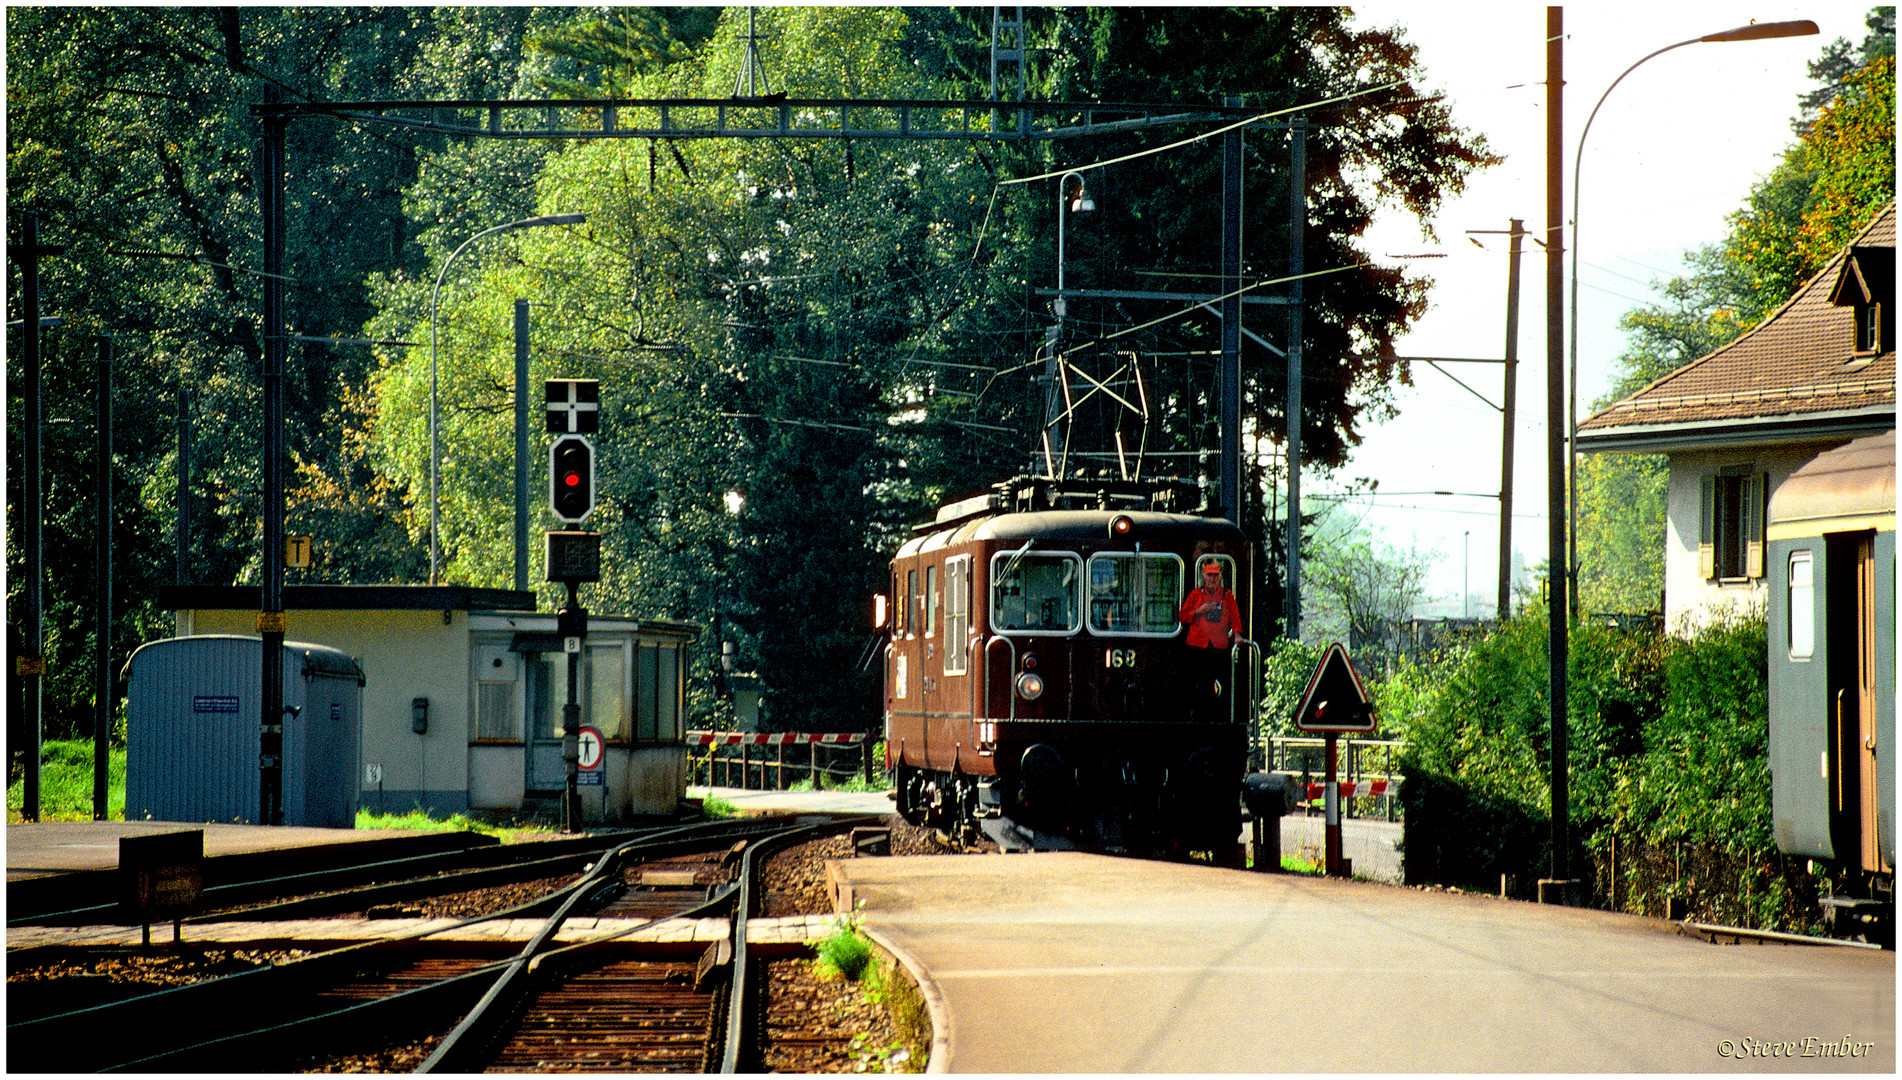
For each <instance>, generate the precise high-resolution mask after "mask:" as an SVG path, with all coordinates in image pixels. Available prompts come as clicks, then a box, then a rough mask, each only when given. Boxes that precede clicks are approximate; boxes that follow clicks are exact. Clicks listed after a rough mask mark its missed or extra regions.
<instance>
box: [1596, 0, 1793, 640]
mask: <svg viewBox="0 0 1902 1080" xmlns="http://www.w3.org/2000/svg"><path fill="white" fill-rule="evenodd" d="M1815 33H1818V30H1817V28H1816V24H1815V23H1813V22H1811V21H1810V20H1808V19H1796V20H1792V21H1789V22H1773V23H1751V24H1750V25H1748V26H1739V27H1737V28H1736V29H1734V30H1720V31H1718V32H1717V33H1714V34H1705V35H1703V36H1702V37H1694V38H1690V39H1688V40H1685V41H1680V42H1678V43H1677V44H1675V45H1666V46H1665V47H1664V48H1662V49H1659V50H1657V51H1656V52H1653V53H1649V54H1647V55H1645V56H1643V57H1641V58H1640V59H1639V60H1638V62H1637V63H1636V64H1633V65H1631V66H1630V67H1628V68H1626V69H1625V70H1624V72H1623V73H1622V74H1620V75H1619V76H1618V77H1617V78H1616V79H1613V80H1612V81H1611V85H1610V86H1608V87H1606V88H1605V92H1604V93H1603V94H1600V95H1599V97H1598V104H1597V105H1593V106H1592V111H1591V115H1590V116H1588V117H1586V119H1585V127H1584V128H1583V129H1582V130H1581V131H1580V132H1579V133H1578V150H1577V151H1576V152H1574V153H1573V155H1572V297H1571V302H1570V305H1569V308H1570V310H1569V311H1568V312H1567V315H1566V317H1567V318H1568V319H1569V320H1570V321H1571V343H1570V354H1571V356H1570V363H1569V366H1570V379H1571V397H1570V401H1569V402H1568V403H1567V406H1566V409H1567V412H1568V414H1569V415H1568V423H1567V427H1568V428H1569V429H1570V432H1569V435H1568V438H1567V441H1566V444H1565V446H1566V466H1567V469H1568V472H1569V475H1568V477H1567V480H1566V490H1567V496H1568V505H1567V514H1566V517H1567V519H1568V521H1567V524H1568V525H1569V526H1570V528H1569V529H1568V530H1567V538H1568V541H1569V543H1568V547H1569V549H1570V550H1569V551H1568V552H1567V558H1566V567H1565V577H1566V581H1567V593H1568V595H1567V600H1569V601H1570V607H1569V608H1568V609H1567V610H1569V611H1571V612H1573V613H1574V614H1576V613H1577V611H1578V572H1579V566H1578V224H1579V212H1578V207H1579V195H1578V178H1579V167H1580V166H1581V165H1582V164H1584V158H1585V137H1586V136H1587V135H1589V134H1591V131H1592V121H1593V120H1596V119H1598V109H1599V107H1600V106H1602V105H1604V104H1605V99H1606V98H1608V97H1610V96H1611V92H1612V91H1613V90H1616V89H1618V84H1619V83H1621V82H1624V81H1625V76H1626V75H1629V74H1631V73H1632V72H1633V71H1636V70H1637V69H1638V66H1639V65H1640V64H1643V63H1644V62H1645V61H1646V60H1650V59H1651V58H1652V57H1656V56H1662V55H1663V54H1665V53H1668V52H1670V51H1671V50H1672V49H1681V48H1683V47H1684V46H1686V45H1698V44H1702V43H1704V42H1730V41H1762V40H1765V39H1767V38H1787V37H1807V36H1809V35H1811V34H1815Z"/></svg>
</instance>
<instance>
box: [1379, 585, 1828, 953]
mask: <svg viewBox="0 0 1902 1080" xmlns="http://www.w3.org/2000/svg"><path fill="white" fill-rule="evenodd" d="M1545 631H1546V621H1545V612H1544V611H1543V610H1542V609H1540V608H1538V607H1537V606H1536V605H1533V606H1530V607H1529V609H1528V611H1527V612H1524V613H1521V614H1519V615H1517V616H1515V617H1514V618H1513V619H1511V620H1510V621H1508V622H1507V623H1506V624H1505V625H1503V626H1501V627H1500V628H1499V629H1498V630H1497V631H1496V632H1495V633H1493V634H1491V635H1490V636H1487V637H1485V638H1483V639H1481V640H1480V641H1478V642H1476V643H1475V644H1474V645H1473V646H1472V648H1471V650H1470V652H1468V653H1467V655H1466V656H1465V657H1464V658H1462V659H1459V660H1457V661H1456V662H1455V663H1452V664H1450V665H1447V666H1444V667H1441V668H1440V669H1439V670H1438V672H1437V678H1436V679H1435V680H1434V685H1433V688H1432V689H1430V690H1429V691H1428V692H1427V694H1426V696H1425V702H1426V704H1425V707H1424V709H1422V710H1420V711H1419V712H1418V713H1417V714H1416V716H1415V718H1414V719H1413V721H1412V722H1411V723H1409V724H1408V725H1407V728H1406V735H1407V738H1408V741H1409V745H1408V749H1407V752H1406V754H1405V755H1404V756H1403V758H1402V766H1401V767H1402V770H1403V772H1404V773H1405V776H1406V782H1405V784H1403V785H1402V788H1401V799H1402V802H1403V803H1404V804H1405V806H1406V811H1407V846H1406V854H1407V861H1406V866H1407V873H1408V877H1409V880H1413V881H1419V882H1443V883H1447V884H1452V885H1459V886H1464V887H1469V888H1477V889H1484V890H1488V891H1491V890H1493V889H1496V888H1498V887H1499V881H1500V875H1502V874H1505V875H1510V876H1512V877H1513V878H1514V879H1515V880H1516V881H1517V882H1518V889H1519V890H1520V893H1521V894H1522V895H1529V894H1530V892H1531V884H1532V881H1533V879H1535V878H1537V877H1542V876H1548V875H1549V874H1550V866H1551V815H1550V809H1551V788H1550V774H1551V754H1550V739H1551V728H1550V725H1549V724H1548V722H1547V720H1546V715H1547V712H1548V710H1547V709H1546V697H1545V694H1546V689H1547V680H1546V639H1545ZM1571 646H1572V647H1571V654H1570V660H1571V662H1570V664H1569V665H1568V671H1569V679H1570V682H1569V683H1568V687H1569V694H1568V706H1569V707H1568V710H1567V711H1568V714H1569V717H1570V721H1569V727H1568V736H1569V739H1570V753H1569V754H1568V755H1567V763H1568V769H1569V777H1570V785H1569V799H1568V809H1569V820H1570V823H1571V836H1572V840H1573V849H1572V851H1571V852H1570V853H1569V854H1568V863H1569V866H1570V874H1571V876H1573V877H1576V878H1582V879H1584V880H1586V881H1587V883H1588V891H1589V892H1590V895H1591V897H1592V901H1593V903H1594V904H1596V905H1598V906H1603V907H1610V908H1613V909H1615V910H1622V911H1636V912H1643V913H1648V914H1653V915H1660V914H1663V913H1664V901H1665V899H1666V898H1670V897H1675V898H1678V899H1681V900H1684V901H1686V902H1688V903H1689V904H1691V910H1693V911H1695V912H1697V913H1700V914H1701V915H1702V916H1703V917H1705V918H1708V919H1714V920H1715V921H1719V922H1730V923H1732V924H1734V925H1750V926H1764V927H1776V928H1782V929H1808V928H1810V923H1811V922H1812V921H1813V920H1814V918H1815V911H1814V904H1813V903H1811V902H1810V901H1813V900H1814V897H1815V894H1816V890H1817V880H1816V879H1815V878H1814V876H1813V875H1812V874H1810V872H1809V871H1808V870H1807V869H1806V868H1805V866H1804V865H1803V863H1804V861H1803V860H1801V859H1791V858H1787V857H1785V856H1782V855H1780V854H1779V853H1778V852H1777V849H1776V843H1775V838H1774V836H1773V834H1772V829H1771V806H1770V771H1769V764H1768V762H1769V751H1768V743H1767V739H1768V722H1769V702H1768V690H1767V683H1768V675H1767V671H1766V666H1765V665H1766V660H1765V656H1766V642H1765V629H1764V623H1763V621H1762V619H1760V618H1757V619H1745V620H1740V621H1734V622H1720V623H1717V624H1714V625H1711V626H1708V627H1706V628H1704V629H1702V630H1700V631H1699V632H1698V633H1697V635H1696V636H1695V637H1692V638H1690V639H1680V638H1676V637H1668V636H1660V635H1655V634H1650V633H1638V634H1626V633H1621V632H1616V631H1611V630H1607V629H1603V628H1599V627H1595V626H1593V625H1591V624H1590V623H1581V624H1578V625H1577V626H1575V627H1574V629H1573V632H1572V638H1571Z"/></svg>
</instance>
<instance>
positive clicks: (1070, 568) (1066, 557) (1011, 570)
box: [991, 552, 1083, 634]
mask: <svg viewBox="0 0 1902 1080" xmlns="http://www.w3.org/2000/svg"><path fill="white" fill-rule="evenodd" d="M1082 569H1083V561H1082V560H1081V559H1079V558H1077V557H1076V556H1075V555H1070V554H1065V553H1049V554H1045V553H1037V554H1020V555H1017V556H1015V557H1014V562H1013V556H1012V555H1011V554H1008V553H1005V552H999V553H998V554H997V555H996V557H995V558H993V559H992V561H991V626H992V627H993V628H995V629H996V630H997V631H998V632H999V633H1005V634H1009V633H1026V632H1042V633H1057V634H1074V633H1076V632H1077V631H1078V630H1079V629H1081V628H1082V619H1081V618H1080V614H1081V613H1080V611H1079V610H1078V605H1077V585H1078V583H1079V581H1080V580H1081V578H1082V574H1081V571H1082Z"/></svg>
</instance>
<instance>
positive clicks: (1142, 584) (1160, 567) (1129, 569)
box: [1090, 551, 1182, 637]
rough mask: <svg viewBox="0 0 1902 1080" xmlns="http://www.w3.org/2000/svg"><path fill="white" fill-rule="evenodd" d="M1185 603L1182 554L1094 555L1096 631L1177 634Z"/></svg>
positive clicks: (1092, 587) (1093, 617)
mask: <svg viewBox="0 0 1902 1080" xmlns="http://www.w3.org/2000/svg"><path fill="white" fill-rule="evenodd" d="M1181 602H1182V558H1181V556H1179V555H1171V554H1161V555H1133V554H1127V553H1124V552H1108V551H1106V552H1099V553H1098V554H1095V555H1092V556H1090V629H1091V630H1092V631H1094V632H1096V633H1099V634H1130V635H1141V636H1155V637H1173V636H1175V633H1176V630H1177V627H1178V625H1179V624H1178V623H1177V621H1176V607H1177V605H1179V604H1180V603H1181Z"/></svg>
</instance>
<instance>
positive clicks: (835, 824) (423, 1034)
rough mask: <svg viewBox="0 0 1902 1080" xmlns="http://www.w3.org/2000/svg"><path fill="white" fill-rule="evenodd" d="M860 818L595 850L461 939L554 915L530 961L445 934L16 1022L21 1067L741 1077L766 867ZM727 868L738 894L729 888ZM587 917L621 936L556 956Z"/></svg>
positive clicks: (782, 823)
mask: <svg viewBox="0 0 1902 1080" xmlns="http://www.w3.org/2000/svg"><path fill="white" fill-rule="evenodd" d="M864 820H866V819H864V818H851V819H836V820H829V821H826V822H824V823H820V824H802V823H793V822H790V821H788V820H785V819H779V820H773V819H749V820H747V821H746V822H742V823H737V824H724V823H723V825H722V826H721V827H707V826H695V827H689V828H686V829H675V830H664V831H661V832H658V833H650V834H643V835H641V836H639V837H637V838H635V839H632V840H626V841H624V842H621V843H617V844H615V845H614V846H612V847H611V848H606V849H605V850H604V847H603V845H601V844H600V843H599V840H598V838H597V843H596V845H595V847H594V848H593V850H592V851H588V852H562V853H560V855H559V857H561V858H570V857H581V858H582V859H583V862H584V864H585V865H586V866H587V869H586V870H585V872H583V873H581V875H580V876H579V877H578V878H577V879H576V880H575V881H574V882H573V883H572V884H570V885H569V886H567V887H566V888H564V889H562V890H560V891H559V892H557V893H555V894H553V895H551V896H549V897H547V898H545V899H541V900H537V901H535V902H533V903H530V904H526V905H520V906H517V907H514V908H511V909H509V910H506V911H501V912H496V913H494V914H492V915H489V916H484V917H478V918H472V919H467V920H464V921H463V922H461V923H459V924H457V925H459V926H469V925H474V924H477V923H481V922H485V921H488V920H490V919H501V918H523V917H527V916H530V915H533V916H536V917H542V918H543V922H542V925H541V927H540V928H539V930H538V931H537V932H536V933H535V934H534V935H533V936H532V938H531V939H530V940H529V941H528V942H527V944H525V945H522V946H520V947H519V948H514V947H513V946H504V947H501V948H498V947H496V946H489V947H487V948H484V947H482V946H481V945H479V944H475V943H458V945H457V946H456V947H454V948H448V947H445V946H443V945H440V944H435V945H431V944H426V943H425V942H424V941H423V940H422V939H423V938H424V937H426V936H428V935H429V934H432V933H436V932H440V930H441V928H440V927H437V928H435V929H433V930H431V931H429V932H426V933H412V934H408V935H394V936H391V937H387V938H381V939H377V940H373V941H369V942H364V943H361V944H356V945H352V946H348V947H345V948H341V949H334V950H329V951H326V952H322V953H318V954H315V955H312V956H308V957H304V958H302V959H299V960H296V961H293V962H290V963H284V964H278V965H275V966H272V967H267V968H259V969H256V970H254V971H248V972H244V973H241V974H238V975H231V976H226V977H223V978H218V979H211V980H206V981H203V982H198V983H193V984H190V985H187V986H183V987H178V988H176V989H172V990H165V991H160V992H157V993H153V994H147V995H143V996H140V997H136V998H132V999H129V1000H126V1001H121V1002H117V1003H113V1004H110V1005H104V1006H99V1007H95V1008H90V1009H80V1010H76V1011H72V1012H65V1013H60V1014H56V1015H52V1016H42V1017H33V1018H29V1019H25V1020H20V1021H17V1022H14V1023H10V1024H9V1025H8V1031H7V1044H8V1052H9V1060H10V1062H11V1064H12V1067H13V1068H14V1069H16V1070H27V1071H59V1072H73V1071H112V1070H123V1069H132V1070H137V1071H166V1072H171V1071H188V1070H194V1071H195V1070H216V1071H228V1070H232V1069H239V1070H243V1071H279V1070H282V1069H285V1068H292V1067H300V1066H302V1067H308V1066H310V1065H312V1064H316V1063H319V1062H320V1061H321V1060H323V1059H324V1058H326V1057H328V1056H331V1055H333V1054H334V1053H336V1052H345V1053H350V1052H356V1050H359V1049H360V1050H365V1051H368V1052H375V1051H376V1049H377V1048H378V1047H388V1046H390V1045H392V1044H401V1043H403V1042H404V1041H405V1040H408V1041H409V1042H410V1043H412V1044H419V1045H427V1044H428V1043H430V1042H433V1043H434V1049H433V1051H432V1052H431V1053H430V1056H429V1057H428V1059H427V1060H425V1061H424V1063H423V1065H422V1066H421V1067H420V1068H419V1069H418V1070H417V1071H422V1072H433V1071H455V1072H476V1071H483V1070H485V1069H493V1070H499V1071H519V1070H521V1069H525V1068H535V1069H559V1070H563V1071H689V1072H699V1071H726V1072H732V1071H738V1070H741V1069H743V1068H746V1067H748V1064H749V1063H750V1062H751V1061H752V1060H753V1058H752V1056H751V1055H752V1048H751V1043H752V1041H753V1040H752V1039H751V1038H750V1037H749V1036H750V1033H751V1031H752V1030H753V1028H754V1027H756V1026H757V997H758V991H757V989H756V988H755V986H754V985H753V983H754V981H755V980H753V979H752V978H751V977H750V976H751V973H752V969H753V968H754V967H755V966H757V965H754V964H752V963H749V958H748V949H747V944H746V927H747V922H748V918H749V916H750V915H751V914H752V913H753V911H755V910H757V905H758V903H759V900H758V897H759V896H760V895H761V889H760V887H759V886H758V884H757V879H758V876H759V868H760V867H761V866H762V865H763V858H764V856H765V855H767V854H768V853H770V852H771V851H772V850H775V849H776V848H778V847H780V846H784V845H786V844H791V843H798V842H800V841H802V840H805V839H810V838H812V837H814V836H817V835H822V834H824V833H826V832H830V831H839V830H843V829H845V828H848V827H849V826H850V825H852V824H855V823H859V822H863V821H864ZM723 854H724V855H725V856H726V857H725V858H724V859H723V858H722V855H723ZM723 862H724V863H730V864H731V865H732V868H733V870H734V880H732V881H731V882H727V881H723V880H719V879H721V878H723V877H724V876H725V875H724V872H723V870H722V863H723ZM544 870H545V868H544ZM543 872H544V871H537V873H543ZM431 876H432V877H438V875H431ZM384 884H387V885H394V886H404V885H405V884H406V883H402V882H391V883H384ZM338 891H341V890H338ZM360 896H361V894H358V898H359V900H360ZM297 902H299V903H304V904H309V903H311V902H312V900H311V898H310V897H302V898H299V900H298V901H297ZM331 902H342V901H340V900H337V901H331ZM352 903H357V901H352ZM722 914H724V915H725V917H726V918H727V919H728V922H727V924H726V926H727V929H726V933H725V936H724V938H723V940H721V941H719V942H716V943H714V944H713V945H712V946H711V947H709V948H707V949H706V951H705V952H704V953H702V954H700V955H698V956H695V955H693V954H691V953H689V954H687V955H684V956H683V955H681V953H680V950H679V948H678V947H674V948H672V949H665V948H661V947H656V946H651V945H637V944H635V943H632V942H629V941H627V940H626V939H627V938H628V937H629V936H630V935H631V934H633V933H635V932H637V931H638V930H640V929H641V928H644V927H648V926H651V925H653V924H654V923H656V922H659V921H661V920H663V919H667V918H706V917H713V916H716V915H722ZM580 915H589V916H596V917H606V918H614V919H618V920H624V921H623V922H622V923H620V924H619V928H618V929H616V930H614V931H612V932H604V933H602V934H599V935H597V936H594V937H591V938H587V939H584V940H582V941H579V942H572V943H567V944H560V943H557V940H556V934H557V932H558V931H559V930H560V929H561V927H562V925H563V923H564V922H566V921H567V920H569V919H571V918H574V917H577V916H580ZM458 1018H460V1022H458ZM445 1029H451V1030H449V1034H448V1035H446V1036H441V1037H440V1038H438V1034H439V1033H441V1032H443V1031H444V1030H445ZM100 1032H116V1033H119V1034H120V1037H115V1038H101V1037H100V1036H99V1033H100ZM128 1036H129V1037H128Z"/></svg>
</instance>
